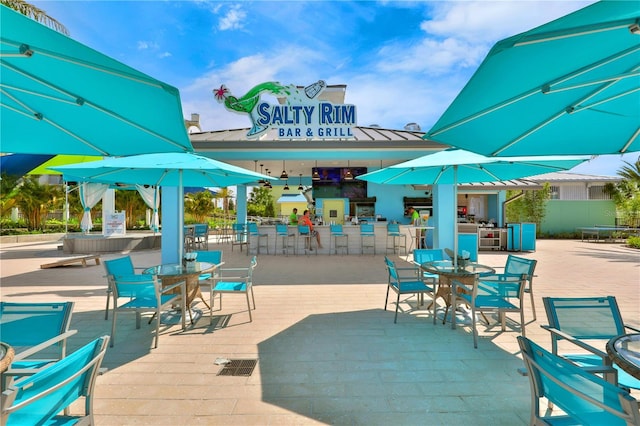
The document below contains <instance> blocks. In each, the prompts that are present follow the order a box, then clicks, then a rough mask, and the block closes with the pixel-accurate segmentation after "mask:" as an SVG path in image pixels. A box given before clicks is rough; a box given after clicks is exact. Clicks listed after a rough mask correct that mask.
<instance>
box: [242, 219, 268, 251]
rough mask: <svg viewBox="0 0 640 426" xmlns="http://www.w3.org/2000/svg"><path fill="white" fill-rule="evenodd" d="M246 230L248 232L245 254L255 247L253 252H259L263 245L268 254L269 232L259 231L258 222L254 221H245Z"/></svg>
mask: <svg viewBox="0 0 640 426" xmlns="http://www.w3.org/2000/svg"><path fill="white" fill-rule="evenodd" d="M247 232H248V234H249V238H248V244H247V256H248V255H249V252H250V251H251V250H252V249H255V254H260V249H261V248H263V247H264V248H265V249H266V250H267V254H269V234H267V233H264V232H260V230H259V228H258V224H257V223H255V222H249V223H247Z"/></svg>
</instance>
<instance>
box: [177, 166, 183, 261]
mask: <svg viewBox="0 0 640 426" xmlns="http://www.w3.org/2000/svg"><path fill="white" fill-rule="evenodd" d="M178 204H179V205H178V224H179V226H178V259H179V262H182V259H183V258H184V187H183V185H182V169H180V170H178Z"/></svg>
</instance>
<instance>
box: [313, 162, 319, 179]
mask: <svg viewBox="0 0 640 426" xmlns="http://www.w3.org/2000/svg"><path fill="white" fill-rule="evenodd" d="M311 180H320V173H318V160H316V167H315V169H313V173H312V174H311Z"/></svg>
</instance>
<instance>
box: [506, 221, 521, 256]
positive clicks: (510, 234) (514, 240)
mask: <svg viewBox="0 0 640 426" xmlns="http://www.w3.org/2000/svg"><path fill="white" fill-rule="evenodd" d="M521 225H522V224H521V223H507V251H520V250H522V244H521V241H522V238H521V237H522V226H521Z"/></svg>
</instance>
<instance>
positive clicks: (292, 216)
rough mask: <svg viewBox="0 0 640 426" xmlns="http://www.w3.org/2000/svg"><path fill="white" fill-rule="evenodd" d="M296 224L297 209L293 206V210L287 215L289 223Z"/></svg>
mask: <svg viewBox="0 0 640 426" xmlns="http://www.w3.org/2000/svg"><path fill="white" fill-rule="evenodd" d="M297 224H298V209H297V208H296V207H294V208H293V211H292V212H291V214H290V215H289V225H297Z"/></svg>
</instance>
